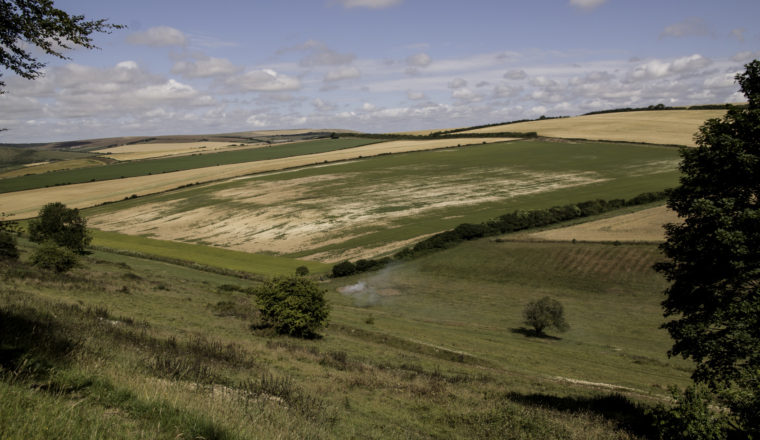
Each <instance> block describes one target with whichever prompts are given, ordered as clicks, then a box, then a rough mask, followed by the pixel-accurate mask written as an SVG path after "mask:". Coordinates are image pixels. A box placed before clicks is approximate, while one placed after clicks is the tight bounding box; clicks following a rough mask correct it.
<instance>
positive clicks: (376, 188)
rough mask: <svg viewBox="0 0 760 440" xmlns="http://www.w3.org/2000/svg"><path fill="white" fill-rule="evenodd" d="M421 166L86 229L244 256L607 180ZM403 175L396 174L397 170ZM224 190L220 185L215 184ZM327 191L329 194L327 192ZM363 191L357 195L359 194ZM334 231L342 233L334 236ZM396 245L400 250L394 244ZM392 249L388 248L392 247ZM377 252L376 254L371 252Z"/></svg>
mask: <svg viewBox="0 0 760 440" xmlns="http://www.w3.org/2000/svg"><path fill="white" fill-rule="evenodd" d="M424 168H426V167H425V166H418V167H414V169H413V168H412V167H408V169H407V170H406V172H404V176H403V177H402V176H401V175H399V176H398V177H397V178H395V179H392V180H390V179H377V181H376V182H374V183H368V184H365V185H362V187H361V188H360V189H359V188H357V187H356V186H355V185H354V184H352V182H356V181H357V179H358V178H360V176H358V175H355V174H352V173H340V174H324V175H319V176H313V177H305V178H297V179H288V180H276V181H261V180H257V179H252V180H249V181H245V182H240V183H238V184H237V185H235V186H234V187H232V188H229V189H220V190H218V191H213V192H211V191H206V193H205V194H204V195H203V197H205V198H209V199H210V200H209V201H208V202H207V204H208V205H207V206H202V207H198V208H194V209H189V210H187V209H186V208H185V207H186V206H188V205H193V204H197V203H199V202H198V201H197V200H195V199H194V198H191V197H188V198H183V199H178V200H175V201H172V202H157V203H151V204H145V205H138V206H135V207H134V208H131V209H125V210H121V211H117V212H114V213H112V214H109V215H103V216H95V217H93V218H91V225H92V226H94V227H96V228H99V229H104V230H111V231H118V232H121V233H125V234H130V235H144V234H151V235H154V236H156V237H159V238H161V239H164V240H178V241H192V240H199V241H201V242H203V243H211V244H214V245H216V246H221V247H225V248H230V249H235V250H241V251H246V252H254V253H255V252H267V251H268V252H275V253H277V254H294V253H302V252H305V251H309V250H311V249H316V248H320V247H323V246H326V245H330V244H335V243H341V242H343V241H346V240H348V239H352V238H358V237H361V236H362V235H363V234H365V233H367V232H369V231H371V230H373V229H377V228H386V227H392V226H393V225H394V221H396V220H400V219H406V218H410V217H416V216H420V215H430V214H431V213H432V212H435V211H440V210H442V209H446V208H464V207H467V206H474V205H481V204H484V203H489V202H498V201H499V200H505V199H509V198H512V197H520V196H525V195H531V194H537V193H542V192H551V191H557V190H559V189H563V188H570V187H573V186H579V185H588V184H591V183H597V182H602V181H604V179H603V178H600V177H599V176H597V175H595V174H594V173H565V174H557V173H539V172H521V171H519V170H516V169H511V168H495V169H489V170H487V171H481V170H469V171H467V172H463V173H461V174H457V175H450V174H445V173H441V174H442V175H440V176H439V177H438V178H435V179H426V178H422V179H420V178H418V175H417V173H421V174H424V175H429V174H435V172H434V170H433V169H431V168H428V169H427V170H425V169H424ZM398 171H402V172H403V171H404V170H394V172H398ZM220 186H223V185H220ZM327 188H329V192H326V191H325V190H326V189H327ZM358 191H360V192H361V194H362V196H361V197H357V192H358ZM336 231H339V234H337V235H338V236H336ZM397 246H398V245H397ZM391 250H392V249H391ZM373 251H374V253H378V250H377V249H373ZM348 256H350V257H352V258H357V257H361V256H363V255H362V252H361V250H354V251H352V252H350V253H349V254H345V253H344V252H339V253H330V252H322V253H320V254H319V255H309V256H308V257H309V258H315V257H316V258H320V259H321V260H323V261H326V262H335V261H337V260H341V259H344V258H347V257H348Z"/></svg>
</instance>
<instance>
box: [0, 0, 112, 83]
mask: <svg viewBox="0 0 760 440" xmlns="http://www.w3.org/2000/svg"><path fill="white" fill-rule="evenodd" d="M123 27H124V26H122V25H117V24H111V23H108V21H107V20H106V19H100V20H87V19H85V17H84V16H83V15H69V14H68V13H66V12H64V11H62V10H60V9H58V8H56V7H55V6H54V5H53V1H52V0H0V65H1V66H2V67H4V68H6V69H8V70H10V71H12V72H15V73H16V74H17V75H19V76H21V77H23V78H26V79H34V78H37V77H39V76H40V75H41V74H42V69H43V68H44V67H45V63H43V62H41V61H39V60H38V59H37V58H36V57H35V54H34V53H33V50H34V49H33V48H35V47H36V48H37V49H39V50H41V51H42V52H44V53H46V54H48V55H52V56H54V57H57V58H61V59H68V57H67V56H66V55H65V54H64V53H65V51H66V50H69V49H72V48H75V47H83V48H86V49H95V48H96V46H95V45H94V44H93V41H92V34H94V33H96V32H105V33H110V32H111V31H112V30H113V29H121V28H123ZM0 76H1V75H0ZM3 87H5V83H4V82H3V81H0V93H3V90H2V89H3Z"/></svg>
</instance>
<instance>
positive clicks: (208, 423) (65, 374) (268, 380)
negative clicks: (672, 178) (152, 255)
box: [0, 240, 689, 439]
mask: <svg viewBox="0 0 760 440" xmlns="http://www.w3.org/2000/svg"><path fill="white" fill-rule="evenodd" d="M23 245H24V248H23V249H22V250H23V255H22V260H25V259H26V258H27V255H28V253H29V249H28V248H27V247H26V246H27V245H26V243H23ZM543 245H544V244H541V245H536V244H525V243H515V242H505V243H495V242H491V241H488V240H482V241H478V242H471V243H466V244H464V245H461V246H458V247H457V248H454V249H450V250H448V251H444V252H440V253H437V254H434V255H430V256H427V257H424V258H420V259H419V260H416V261H414V262H411V263H408V264H405V265H402V266H398V267H395V268H392V270H390V271H387V272H381V273H377V274H374V276H371V278H368V279H362V280H364V281H365V282H366V283H367V286H369V288H370V289H372V290H368V291H366V292H364V294H363V295H354V296H345V295H342V294H340V293H338V292H336V291H335V290H334V288H335V287H339V286H342V285H343V283H344V282H345V280H341V281H340V283H337V282H331V283H327V284H325V286H326V287H327V288H328V289H329V292H328V298H329V300H330V302H331V304H332V305H333V313H332V317H331V324H330V326H329V327H328V328H327V329H326V330H325V331H324V332H323V337H322V338H320V339H317V340H311V341H303V340H296V339H291V338H284V337H275V336H272V335H269V334H267V333H266V332H263V333H262V332H261V331H257V332H252V331H251V329H250V327H249V325H250V323H251V322H252V321H254V320H256V319H257V318H256V313H257V312H256V309H255V307H254V302H253V301H254V299H253V298H251V297H249V296H248V295H247V294H245V293H244V292H243V290H245V288H247V287H250V286H253V285H254V284H255V283H253V282H251V281H247V280H241V279H238V278H231V277H228V276H223V275H218V274H212V273H206V272H199V271H196V270H193V269H192V268H189V267H184V266H176V265H172V264H168V263H165V262H160V261H158V262H157V261H148V260H143V259H140V258H134V257H129V256H124V255H116V254H111V253H107V252H102V251H96V252H94V253H93V254H92V255H90V256H88V257H87V258H86V259H85V266H84V267H81V268H79V269H76V270H75V271H73V272H71V273H70V274H66V275H55V274H50V273H44V272H39V271H37V270H34V269H31V268H29V267H28V266H26V265H25V264H24V263H18V264H2V265H1V266H0V278H2V283H0V318H1V319H0V327H2V329H1V330H2V331H0V377H2V380H0V437H2V438H4V439H5V438H9V439H16V438H19V439H20V438H51V437H53V438H56V437H57V438H104V437H105V438H167V439H168V438H200V437H202V438H357V437H361V438H383V439H388V438H536V439H543V438H570V439H587V438H591V439H612V438H618V439H619V438H623V439H625V438H643V437H646V436H647V435H650V434H651V432H650V431H649V428H648V423H649V418H648V416H647V415H646V414H645V408H646V406H648V405H649V404H651V402H655V401H658V399H660V398H661V397H662V395H664V394H665V393H664V392H663V391H662V388H663V387H664V385H666V384H669V383H683V382H684V381H685V380H686V377H687V376H688V370H689V365H686V364H683V363H681V362H678V361H671V360H668V359H666V358H665V357H664V355H663V352H662V351H661V350H662V349H663V347H666V346H667V344H668V341H667V339H666V337H665V336H664V335H663V334H662V333H661V332H660V331H659V330H657V328H656V323H657V322H658V320H659V319H660V318H659V310H657V302H658V299H659V298H658V293H657V289H659V288H660V287H661V286H662V280H661V279H658V278H657V277H656V276H655V275H653V274H651V273H650V272H648V271H645V270H644V267H645V266H647V265H649V264H650V263H651V261H652V260H653V259H656V251H655V250H654V249H653V248H651V247H646V246H604V245H576V246H575V247H574V245H571V244H567V245H557V244H546V246H543ZM614 262H616V263H614ZM616 264H617V266H616ZM625 268H630V270H626V269H625ZM359 280H360V279H358V278H357V279H354V280H352V281H351V282H353V281H359ZM336 281H337V280H336ZM543 294H551V295H552V296H555V297H557V298H559V299H560V300H561V301H562V302H563V303H564V304H565V306H566V308H567V313H568V320H569V322H570V325H571V326H572V329H571V330H570V331H569V332H568V333H566V334H563V335H556V336H561V338H546V339H536V338H531V337H528V336H526V334H525V332H524V331H523V330H521V327H522V325H521V323H520V313H521V310H522V306H523V304H524V303H526V302H527V300H529V299H531V298H534V297H535V296H537V295H543ZM568 379H583V380H587V381H589V382H591V381H594V382H606V383H608V384H610V385H604V384H595V385H594V384H583V383H574V382H570V381H569V380H568ZM21 414H24V415H27V416H23V417H22V416H21ZM40 427H45V429H46V430H47V431H42V430H40Z"/></svg>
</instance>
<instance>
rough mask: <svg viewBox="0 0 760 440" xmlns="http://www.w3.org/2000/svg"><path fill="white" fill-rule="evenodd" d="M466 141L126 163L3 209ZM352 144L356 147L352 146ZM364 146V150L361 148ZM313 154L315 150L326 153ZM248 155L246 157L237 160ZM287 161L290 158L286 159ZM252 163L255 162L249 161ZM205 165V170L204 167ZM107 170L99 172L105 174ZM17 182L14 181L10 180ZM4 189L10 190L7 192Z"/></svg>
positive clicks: (86, 202)
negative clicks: (224, 160) (186, 165)
mask: <svg viewBox="0 0 760 440" xmlns="http://www.w3.org/2000/svg"><path fill="white" fill-rule="evenodd" d="M499 140H501V139H500V138H485V139H483V138H473V139H472V140H471V142H476V143H478V144H481V143H482V142H498V141H499ZM464 141H465V139H449V140H433V141H393V142H382V143H374V144H373V143H372V142H376V141H372V140H367V139H361V140H357V139H353V140H343V139H338V140H326V141H313V142H307V143H299V144H288V145H280V146H277V147H272V148H259V149H252V150H246V151H236V152H229V154H230V155H232V156H231V157H229V159H230V160H231V161H232V160H234V163H231V164H229V165H218V166H214V165H212V166H209V164H213V163H215V161H218V160H220V159H219V158H218V157H217V156H218V155H220V154H227V153H216V154H209V155H199V156H183V157H179V158H174V159H157V160H152V161H149V162H145V163H141V162H132V163H125V164H115V165H111V166H109V167H107V168H108V169H107V170H105V171H101V172H100V174H99V176H100V175H102V176H103V177H105V178H108V179H109V180H105V181H103V182H90V183H81V184H72V185H64V186H55V187H51V188H39V189H31V190H15V191H14V192H7V193H3V194H0V206H3V207H5V206H7V207H12V208H6V209H7V211H5V212H6V214H7V215H8V218H9V219H17V218H28V217H32V216H34V215H36V213H37V212H38V211H39V209H40V208H41V207H42V206H44V205H45V203H49V202H53V201H59V202H62V203H64V204H66V205H67V206H69V207H75V208H86V207H90V206H94V205H98V204H102V203H105V202H114V201H119V200H123V199H125V198H128V197H131V196H132V195H137V196H141V195H146V194H154V193H159V192H163V191H168V190H172V189H175V188H179V187H182V186H187V185H192V184H196V183H203V182H210V181H216V180H220V179H226V178H232V177H238V176H244V175H248V174H254V173H262V172H268V171H277V170H283V169H289V168H297V167H304V166H309V165H316V164H323V163H326V162H335V161H345V160H352V159H357V158H362V157H370V156H379V155H386V154H392V153H403V152H409V151H420V150H428V149H439V148H443V147H446V146H456V145H460V144H461V145H464ZM352 145H353V147H351V146H352ZM356 145H359V146H356ZM323 150H327V151H326V152H321V153H320V152H317V153H312V152H313V151H323ZM238 155H243V156H238ZM271 156H275V157H279V158H277V159H266V157H271ZM283 156H285V157H283ZM245 159H249V160H251V161H245ZM185 160H188V161H190V162H191V165H193V166H196V167H195V168H192V169H186V170H185V171H175V172H161V173H160V174H151V175H144V174H147V173H149V171H146V168H149V167H152V166H155V163H157V162H161V164H160V165H159V166H160V167H162V168H160V169H163V168H169V169H176V168H181V167H182V166H183V162H180V161H185ZM119 165H124V166H129V167H130V168H128V169H125V168H115V169H114V167H118V166H119ZM201 165H203V166H201ZM102 168H104V167H98V168H97V170H101V169H102ZM89 170H92V168H90V169H85V170H80V171H79V172H78V173H72V174H71V175H68V174H67V176H68V177H71V178H76V179H77V180H80V181H87V180H88V179H87V175H85V172H86V171H89ZM123 171H130V172H132V173H133V174H141V176H139V177H131V178H129V177H125V178H116V179H113V178H112V177H113V176H114V175H118V174H115V173H119V172H123ZM54 174H56V173H50V174H46V175H44V176H40V177H50V176H53V177H52V178H57V179H58V180H60V179H62V177H61V176H54ZM33 177H36V176H25V177H24V178H22V179H27V180H24V181H16V182H13V185H15V186H12V185H11V184H9V185H4V184H5V183H6V182H7V181H6V180H4V181H0V190H2V189H6V190H8V188H10V187H13V188H16V187H27V186H32V187H38V186H39V185H41V184H42V183H44V182H43V181H31V180H29V179H30V178H33ZM8 180H14V179H8ZM4 186H5V187H4Z"/></svg>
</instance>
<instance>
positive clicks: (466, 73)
mask: <svg viewBox="0 0 760 440" xmlns="http://www.w3.org/2000/svg"><path fill="white" fill-rule="evenodd" d="M55 4H56V6H57V7H59V8H61V9H64V10H66V11H67V12H69V13H76V14H84V15H86V16H87V17H88V18H108V19H109V20H110V21H111V22H113V23H119V24H125V25H127V26H128V29H124V30H118V31H115V32H113V33H112V34H110V35H98V36H97V38H96V44H97V45H98V46H100V48H101V49H100V50H94V51H87V50H75V51H72V52H70V53H68V55H69V56H70V58H71V59H70V60H67V61H60V60H57V59H53V58H50V57H45V56H41V58H42V59H43V60H45V61H46V62H47V63H48V67H47V68H46V71H45V75H44V77H42V78H39V79H37V80H34V81H28V80H24V79H21V78H18V77H15V76H14V75H13V74H12V73H10V72H6V71H3V72H2V73H3V78H4V80H5V81H6V83H7V86H6V93H5V94H4V95H0V127H5V128H8V131H5V132H2V133H0V142H38V141H51V140H72V139H82V138H95V137H109V136H125V135H160V134H185V133H222V132H232V131H246V130H258V129H279V128H347V129H355V130H362V131H373V132H387V131H400V130H414V129H426V128H446V127H458V126H467V125H476V124H487V123H494V122H502V121H510V120H515V119H523V118H535V117H538V116H540V115H547V116H557V115H577V114H582V113H585V112H588V111H593V110H601V109H608V108H616V107H628V106H647V105H650V104H657V103H664V104H667V105H691V104H704V103H722V102H736V101H740V100H741V99H742V97H741V95H739V94H737V90H738V88H737V86H736V84H734V82H733V76H734V75H735V74H736V73H737V72H739V71H741V70H742V66H743V64H745V63H747V62H749V61H751V60H752V59H754V58H760V30H758V28H757V27H756V26H753V25H754V23H753V21H756V19H757V17H760V2H758V1H756V0H724V1H720V2H718V1H714V0H713V1H704V0H692V1H670V0H660V1H649V0H639V1H630V0H627V1H624V0H535V1H507V0H502V1H497V0H488V1H486V0H471V1H467V2H464V1H446V0H439V1H428V0H282V1H269V2H264V1H228V0H218V1H214V2H210V1H204V2H199V1H174V0H153V1H143V0H132V1H130V2H114V1H103V0H99V1H95V0H56V2H55Z"/></svg>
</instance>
